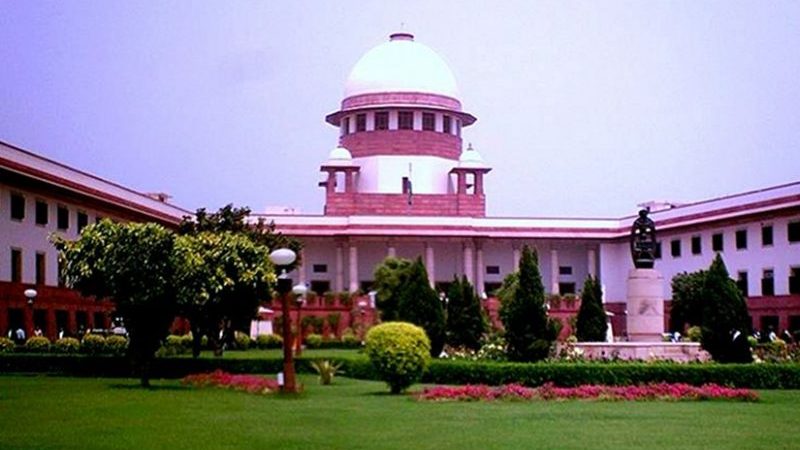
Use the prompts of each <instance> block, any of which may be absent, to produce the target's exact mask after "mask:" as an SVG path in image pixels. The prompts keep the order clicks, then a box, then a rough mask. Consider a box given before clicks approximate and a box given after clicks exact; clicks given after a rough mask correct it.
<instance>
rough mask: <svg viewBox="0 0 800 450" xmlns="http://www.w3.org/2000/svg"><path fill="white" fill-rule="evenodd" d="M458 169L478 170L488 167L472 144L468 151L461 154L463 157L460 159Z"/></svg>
mask: <svg viewBox="0 0 800 450" xmlns="http://www.w3.org/2000/svg"><path fill="white" fill-rule="evenodd" d="M458 167H467V168H475V169H478V168H485V167H487V166H486V162H485V161H484V160H483V157H482V156H481V154H480V153H478V151H477V150H475V149H474V148H472V144H471V143H470V144H469V146H467V149H466V150H464V151H463V152H461V156H459V157H458Z"/></svg>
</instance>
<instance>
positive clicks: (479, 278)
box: [475, 242, 486, 299]
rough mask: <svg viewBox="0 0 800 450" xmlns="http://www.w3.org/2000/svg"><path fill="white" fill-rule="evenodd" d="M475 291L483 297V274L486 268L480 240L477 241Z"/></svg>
mask: <svg viewBox="0 0 800 450" xmlns="http://www.w3.org/2000/svg"><path fill="white" fill-rule="evenodd" d="M475 266H477V267H476V268H475V292H477V293H478V295H479V296H480V297H481V299H483V293H484V291H485V289H484V288H483V274H484V271H485V270H486V269H485V268H484V266H483V244H482V243H480V242H476V243H475Z"/></svg>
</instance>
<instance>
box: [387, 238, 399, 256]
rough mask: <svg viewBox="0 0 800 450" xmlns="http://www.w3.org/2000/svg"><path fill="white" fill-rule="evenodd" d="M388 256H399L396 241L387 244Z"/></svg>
mask: <svg viewBox="0 0 800 450" xmlns="http://www.w3.org/2000/svg"><path fill="white" fill-rule="evenodd" d="M386 256H387V257H389V258H397V249H396V248H395V246H394V242H391V241H390V242H389V243H388V244H386Z"/></svg>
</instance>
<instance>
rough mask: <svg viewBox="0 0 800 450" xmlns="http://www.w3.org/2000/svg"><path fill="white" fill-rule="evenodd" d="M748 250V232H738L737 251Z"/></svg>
mask: <svg viewBox="0 0 800 450" xmlns="http://www.w3.org/2000/svg"><path fill="white" fill-rule="evenodd" d="M746 249H747V230H736V250H746Z"/></svg>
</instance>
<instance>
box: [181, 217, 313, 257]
mask: <svg viewBox="0 0 800 450" xmlns="http://www.w3.org/2000/svg"><path fill="white" fill-rule="evenodd" d="M251 212H252V211H251V210H250V208H248V207H246V206H244V207H235V206H233V204H228V205H225V206H224V207H222V208H220V209H219V210H218V211H217V212H214V213H209V212H208V211H206V209H205V208H200V209H198V210H197V211H196V212H195V214H194V217H190V216H184V217H183V220H182V221H181V224H180V225H179V226H178V234H198V233H202V232H222V231H229V232H232V233H240V234H244V235H245V236H247V237H249V238H250V239H251V240H252V241H253V242H255V243H256V244H260V245H263V246H265V247H267V248H269V249H270V250H275V249H278V248H290V249H292V250H294V252H295V253H297V255H298V256H297V258H298V259H297V260H296V261H295V262H294V264H293V266H292V267H294V266H296V265H298V264H299V263H300V251H301V250H302V248H303V245H302V243H301V242H300V241H298V240H296V239H293V238H290V237H288V236H284V235H283V234H281V233H277V232H275V224H274V223H267V222H266V221H265V220H264V219H263V218H258V219H256V220H250V214H251Z"/></svg>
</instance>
